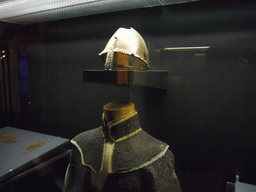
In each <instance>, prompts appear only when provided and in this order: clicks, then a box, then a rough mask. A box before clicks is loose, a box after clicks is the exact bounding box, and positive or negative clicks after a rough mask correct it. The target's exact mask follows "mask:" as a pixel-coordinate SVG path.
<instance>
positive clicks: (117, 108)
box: [103, 101, 135, 123]
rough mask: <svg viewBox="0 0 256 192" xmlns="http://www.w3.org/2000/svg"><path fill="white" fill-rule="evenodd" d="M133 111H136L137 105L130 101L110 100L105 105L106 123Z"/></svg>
mask: <svg viewBox="0 0 256 192" xmlns="http://www.w3.org/2000/svg"><path fill="white" fill-rule="evenodd" d="M132 111H135V107H134V104H133V103H132V102H129V101H122V102H110V103H108V104H106V105H104V106H103V113H104V120H105V121H106V123H108V122H110V121H113V120H115V119H118V118H120V117H122V116H124V115H127V114H128V113H130V112H132Z"/></svg>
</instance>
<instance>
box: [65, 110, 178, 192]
mask: <svg viewBox="0 0 256 192" xmlns="http://www.w3.org/2000/svg"><path fill="white" fill-rule="evenodd" d="M106 126H107V127H106ZM106 131H108V133H106ZM106 134H109V136H110V138H111V139H112V140H113V141H114V149H113V154H112V158H111V159H112V161H111V162H110V167H111V169H110V170H109V174H108V176H107V179H106V181H105V184H104V187H103V189H102V192H121V191H122V192H131V191H132V192H142V191H143V192H144V191H145V192H181V188H180V184H179V181H178V178H177V176H176V174H175V170H174V156H173V154H172V152H171V151H170V150H168V147H169V146H168V145H167V144H166V143H164V142H162V141H159V140H157V139H155V138H154V137H152V136H150V135H149V134H148V133H146V132H145V131H144V130H143V129H142V128H141V127H140V123H139V118H138V114H137V112H133V113H130V114H128V115H126V116H123V117H122V118H120V119H117V120H114V121H111V122H109V123H108V124H107V125H105V124H104V123H103V126H101V127H99V128H96V129H92V130H89V131H85V132H83V133H80V134H78V135H77V136H76V137H74V138H73V139H72V140H71V143H73V144H74V147H73V150H72V154H71V156H70V163H69V165H68V168H67V172H66V177H65V184H64V192H96V191H97V190H96V189H95V188H94V187H93V186H92V184H91V178H90V177H91V171H94V172H95V173H100V172H101V170H102V167H103V151H104V144H105V142H106V138H105V135H106Z"/></svg>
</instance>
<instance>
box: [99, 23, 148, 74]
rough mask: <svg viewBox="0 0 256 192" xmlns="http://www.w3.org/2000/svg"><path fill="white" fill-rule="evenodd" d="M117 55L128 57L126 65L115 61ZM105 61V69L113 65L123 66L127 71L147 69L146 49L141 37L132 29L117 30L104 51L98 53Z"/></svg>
mask: <svg viewBox="0 0 256 192" xmlns="http://www.w3.org/2000/svg"><path fill="white" fill-rule="evenodd" d="M117 55H119V56H120V55H123V56H127V57H128V64H127V65H124V64H122V62H120V60H117V59H116V58H117ZM99 56H100V57H101V58H102V60H103V61H105V66H104V67H105V69H110V70H111V69H112V67H113V65H117V66H125V67H127V68H128V69H135V70H144V69H148V68H149V56H148V49H147V46H146V43H145V41H144V40H143V38H142V37H141V35H140V34H139V33H138V32H137V31H136V30H134V29H133V28H130V29H125V28H119V29H118V30H117V31H116V32H115V33H114V35H113V36H112V37H111V38H110V40H109V41H108V43H107V45H106V47H105V49H104V50H103V51H102V52H101V53H99Z"/></svg>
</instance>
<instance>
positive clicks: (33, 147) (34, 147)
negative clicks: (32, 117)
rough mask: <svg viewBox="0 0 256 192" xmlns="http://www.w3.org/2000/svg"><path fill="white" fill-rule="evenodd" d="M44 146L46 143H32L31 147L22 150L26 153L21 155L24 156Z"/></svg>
mask: <svg viewBox="0 0 256 192" xmlns="http://www.w3.org/2000/svg"><path fill="white" fill-rule="evenodd" d="M45 144H46V141H38V142H33V143H32V144H31V145H29V146H28V147H24V148H22V149H26V152H24V153H22V154H21V155H25V154H27V153H29V152H31V151H34V150H36V149H37V148H40V147H42V146H44V145H45Z"/></svg>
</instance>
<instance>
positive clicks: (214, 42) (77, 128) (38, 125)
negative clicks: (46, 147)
mask: <svg viewBox="0 0 256 192" xmlns="http://www.w3.org/2000/svg"><path fill="white" fill-rule="evenodd" d="M255 24H256V22H255V6H254V5H253V4H251V3H248V2H243V3H240V4H236V5H229V4H225V3H219V4H217V3H216V4H212V3H211V4H210V3H207V1H204V2H196V3H185V4H180V5H171V6H163V7H156V8H147V9H137V10H130V11H122V12H115V13H108V14H100V15H93V16H87V17H81V18H74V19H66V20H60V21H54V22H48V23H41V24H34V25H28V26H18V27H17V26H16V25H15V27H14V25H11V26H10V27H9V28H7V30H6V32H5V33H4V35H3V36H2V42H3V44H6V45H8V47H9V51H10V57H14V54H13V55H12V54H11V52H12V51H13V52H15V54H21V53H26V54H28V55H29V82H30V94H29V96H28V98H27V100H26V101H28V100H29V101H30V102H31V104H30V105H26V104H24V105H21V108H20V113H16V114H14V115H15V117H18V118H12V119H11V120H9V122H5V123H3V126H6V125H11V126H18V127H21V128H24V129H28V130H32V131H38V132H42V133H47V134H51V135H56V136H61V137H66V138H69V139H71V138H72V137H74V136H75V135H77V134H78V133H80V132H82V131H85V130H89V129H92V128H95V127H98V126H100V125H101V114H102V106H103V105H104V104H106V103H108V102H111V101H123V100H130V101H132V102H134V103H135V106H136V108H137V111H138V113H139V117H140V121H141V126H142V128H143V129H144V130H145V131H147V132H148V133H150V134H151V135H153V136H154V137H156V138H158V139H160V140H162V141H165V142H166V143H168V144H169V145H170V150H171V151H172V152H173V153H174V155H175V160H176V173H177V175H178V177H179V179H180V183H181V186H182V188H183V191H224V190H225V186H226V182H227V181H231V182H234V181H235V175H236V174H239V175H240V181H242V182H246V183H251V184H256V177H255V171H256V170H255V162H256V161H255V160H256V156H255V155H256V154H255V153H256V152H255V147H256V140H255V134H256V133H255V123H256V122H255V121H256V120H255V119H256V118H255V117H256V89H255V88H256V87H255V86H256V84H255V83H256V63H255V55H256V53H255V48H256V47H255V45H256V44H255V43H256V35H255V26H256V25H255ZM120 27H126V28H128V27H132V28H134V29H135V30H137V31H138V32H139V33H140V34H141V35H142V37H143V38H144V40H145V42H146V44H147V46H148V49H149V52H150V66H151V69H150V70H157V69H162V70H168V78H167V79H166V82H167V90H164V91H163V90H159V89H154V88H148V87H144V86H131V87H121V86H115V85H104V84H97V83H88V82H83V81H82V75H83V73H82V72H83V70H84V69H103V65H104V63H103V62H102V61H101V60H100V58H99V57H98V53H100V52H101V51H102V50H103V49H104V47H105V45H106V44H107V42H108V40H109V39H110V37H111V36H112V35H113V34H114V32H115V31H116V30H117V29H118V28H120ZM14 28H15V29H17V30H13V29H14ZM8 30H9V31H8ZM10 31H12V33H10ZM198 46H210V47H209V49H207V50H205V51H203V52H200V54H201V56H202V57H198V58H195V57H194V56H195V54H197V53H196V52H193V51H178V52H177V51H176V52H175V51H167V50H163V48H166V47H198ZM12 60H13V62H12ZM10 62H11V63H13V65H15V62H14V59H12V58H10ZM166 82H165V83H166ZM20 102H21V104H22V99H21V100H20ZM13 107H14V108H15V105H14V106H13ZM65 166H66V164H64V165H63V169H65V168H66V167H65Z"/></svg>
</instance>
